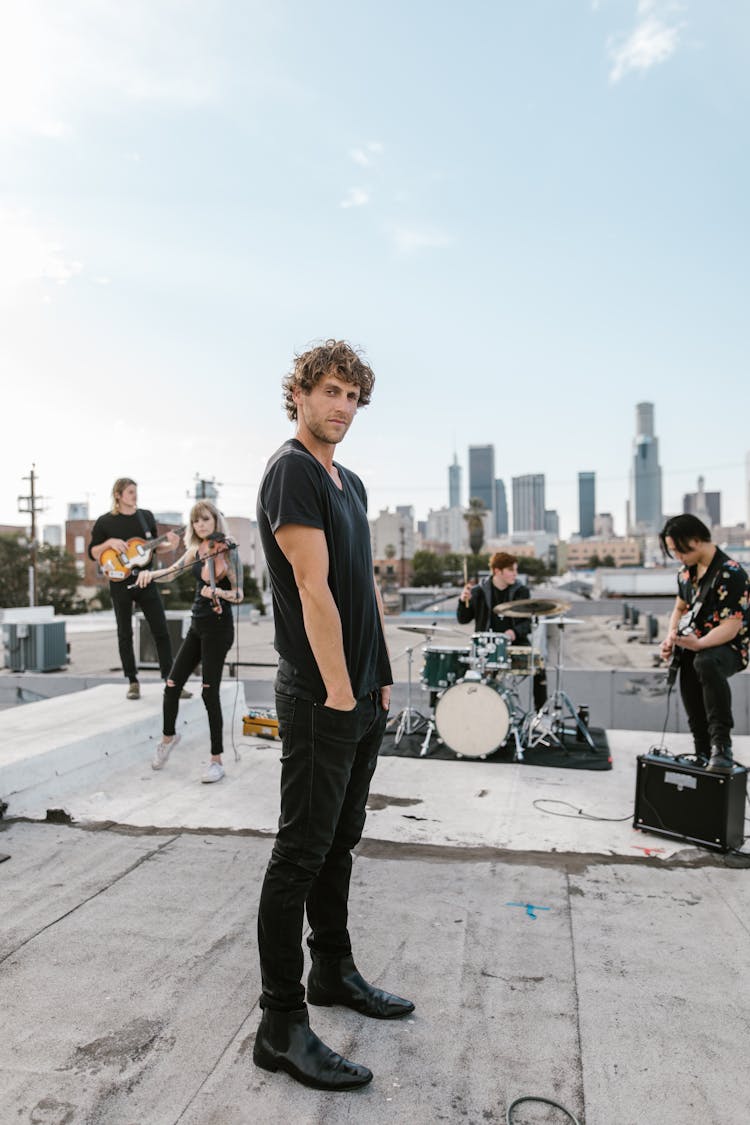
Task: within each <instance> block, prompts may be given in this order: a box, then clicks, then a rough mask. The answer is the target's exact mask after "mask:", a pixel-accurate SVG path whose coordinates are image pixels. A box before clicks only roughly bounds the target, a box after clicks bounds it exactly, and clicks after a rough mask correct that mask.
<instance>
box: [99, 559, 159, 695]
mask: <svg viewBox="0 0 750 1125" xmlns="http://www.w3.org/2000/svg"><path fill="white" fill-rule="evenodd" d="M130 581H132V579H126V580H125V581H124V582H110V584H109V592H110V593H111V595H112V605H113V607H114V611H115V621H116V622H117V646H118V648H119V650H120V662H121V664H122V670H123V672H124V673H125V678H126V679H127V680H130V681H131V682H132V681H133V680H136V679H137V678H138V670H137V667H136V663H135V652H134V651H133V605H134V604H136V605H138V606H140V608H141V609H142V610H143V616H144V617H145V618H146V620H147V621H148V625H149V629H150V630H151V633H152V636H153V638H154V644H155V645H156V653H157V656H158V659H159V668H160V669H161V677H162V679H163V680H165V679H166V678H167V674H168V673H169V669H170V666H171V664H172V643H171V641H170V639H169V630H168V629H167V619H166V617H165V616H164V606H163V605H162V601H161V594H160V593H159V591H158V590H157V588H156V586H154V585H153V584H152V585H150V586H146V587H145V589H141V588H140V587H139V586H134V587H133V589H132V590H129V589H128V582H130Z"/></svg>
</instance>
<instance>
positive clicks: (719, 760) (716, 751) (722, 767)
mask: <svg viewBox="0 0 750 1125" xmlns="http://www.w3.org/2000/svg"><path fill="white" fill-rule="evenodd" d="M706 769H707V770H709V771H710V772H711V773H731V772H732V770H733V769H734V759H733V757H732V747H731V746H712V747H711V760H710V762H709V763H708V765H707V766H706Z"/></svg>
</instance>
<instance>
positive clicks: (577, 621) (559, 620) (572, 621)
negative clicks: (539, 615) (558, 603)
mask: <svg viewBox="0 0 750 1125" xmlns="http://www.w3.org/2000/svg"><path fill="white" fill-rule="evenodd" d="M539 624H540V625H585V624H586V622H585V621H584V620H583V618H582V617H544V618H543V619H542V620H541V621H540V622H539Z"/></svg>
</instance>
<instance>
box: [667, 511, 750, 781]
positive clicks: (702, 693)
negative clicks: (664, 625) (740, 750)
mask: <svg viewBox="0 0 750 1125" xmlns="http://www.w3.org/2000/svg"><path fill="white" fill-rule="evenodd" d="M659 538H660V540H661V545H662V550H663V551H664V553H665V554H666V555H669V556H670V557H671V558H676V559H678V560H679V561H680V562H681V563H682V564H683V565H682V569H681V570H680V572H679V573H678V575H677V587H678V593H677V598H676V599H675V605H674V609H673V611H672V616H671V618H670V621H669V631H668V633H667V637H666V640H665V641H664V642H663V643H662V646H661V655H662V657H663V658H664V660H670V659H672V660H673V661H675V660H678V661H679V665H678V666H679V673H680V695H681V696H682V702H683V704H684V707H685V711H686V712H687V716H688V723H689V725H690V730H691V732H692V735H693V742H694V743H695V755H696V758H697V759H698V764H699V765H704V766H705V767H706V769H708V770H711V771H712V772H714V773H731V772H732V769H733V768H734V761H733V758H732V738H731V730H732V727H733V725H734V721H733V718H732V692H731V689H730V687H729V677H730V676H733V675H734V674H735V672H739V671H741V670H742V669H743V668H746V667H747V663H748V645H749V642H750V633H749V632H748V612H749V610H750V583H749V582H748V576H747V574H746V573H745V571H744V570H743V568H742V567H741V566H740V565H739V563H736V562H735V561H734V560H733V559H730V558H729V556H728V555H726V554H725V553H724V552H723V551H722V550H721V549H720V548H719V547H717V546H716V544H715V543H712V542H711V532H710V531H709V529H708V528H707V527H706V525H705V524H704V523H703V522H702V521H701V520H699V519H698V518H697V517H696V516H692V515H681V516H673V517H672V518H671V519H669V520H667V522H666V524H665V525H664V529H663V531H662V533H661V535H660V537H659ZM686 615H687V617H686V620H683V618H685V616H686Z"/></svg>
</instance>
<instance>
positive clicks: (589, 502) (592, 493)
mask: <svg viewBox="0 0 750 1125" xmlns="http://www.w3.org/2000/svg"><path fill="white" fill-rule="evenodd" d="M595 515H596V473H579V474H578V534H579V535H580V536H581V539H589V538H590V537H591V536H592V535H593V534H594V516H595Z"/></svg>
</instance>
